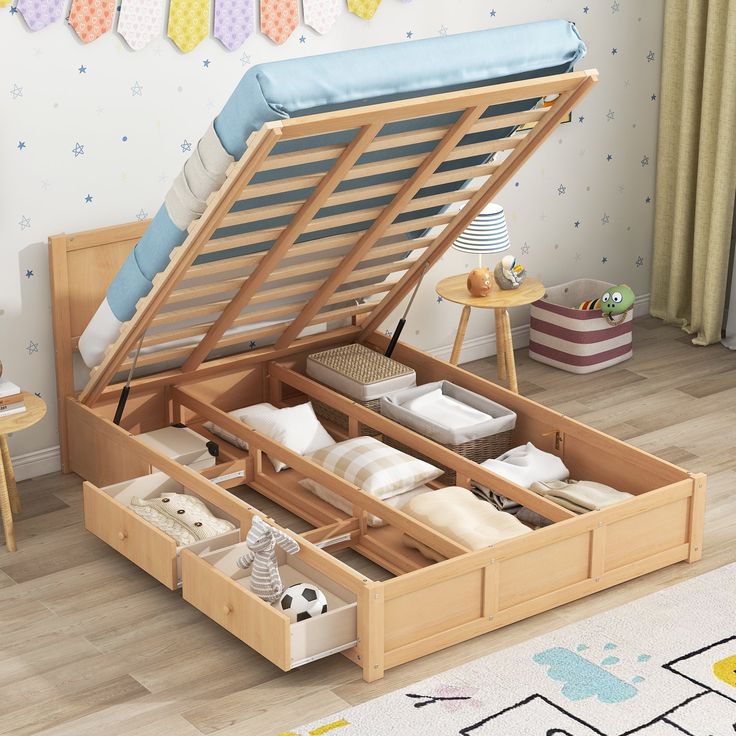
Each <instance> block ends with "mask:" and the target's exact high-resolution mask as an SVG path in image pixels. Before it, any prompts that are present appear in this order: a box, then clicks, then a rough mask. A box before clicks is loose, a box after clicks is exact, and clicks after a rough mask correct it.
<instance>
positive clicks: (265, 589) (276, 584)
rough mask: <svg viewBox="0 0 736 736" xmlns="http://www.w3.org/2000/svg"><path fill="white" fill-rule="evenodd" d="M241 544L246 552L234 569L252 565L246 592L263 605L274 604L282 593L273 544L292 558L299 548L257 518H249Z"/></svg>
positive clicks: (281, 533) (284, 535)
mask: <svg viewBox="0 0 736 736" xmlns="http://www.w3.org/2000/svg"><path fill="white" fill-rule="evenodd" d="M245 543H246V544H247V545H248V551H247V552H246V553H245V554H244V555H242V556H241V557H239V558H238V567H242V568H243V569H247V568H249V567H251V565H252V566H253V571H252V572H251V574H250V589H251V590H252V591H253V592H254V593H255V594H256V595H257V596H258V597H259V598H262V599H263V600H264V601H266V602H267V603H275V602H276V601H277V600H278V599H279V598H280V597H281V593H283V591H284V584H283V583H282V582H281V575H279V563H278V561H277V560H276V545H277V544H278V545H279V547H281V548H282V549H284V550H286V551H287V552H288V553H289V554H292V555H295V554H296V553H297V552H298V551H299V545H298V544H297V543H296V542H295V541H294V540H293V539H292V538H291V537H287V536H286V534H284V533H283V532H281V531H279V530H278V529H274V528H273V527H272V526H270V525H269V524H266V522H265V521H263V519H261V518H260V517H259V516H254V517H253V524H252V525H251V527H250V531H249V532H248V535H247V536H246V538H245Z"/></svg>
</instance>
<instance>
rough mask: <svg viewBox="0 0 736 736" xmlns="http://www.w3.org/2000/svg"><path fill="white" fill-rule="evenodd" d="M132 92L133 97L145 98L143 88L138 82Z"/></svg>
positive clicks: (131, 89)
mask: <svg viewBox="0 0 736 736" xmlns="http://www.w3.org/2000/svg"><path fill="white" fill-rule="evenodd" d="M130 92H131V94H132V96H133V97H143V87H142V86H141V85H140V84H139V83H138V82H137V81H136V83H135V84H134V85H133V86H132V87H131V88H130Z"/></svg>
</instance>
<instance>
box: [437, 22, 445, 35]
mask: <svg viewBox="0 0 736 736" xmlns="http://www.w3.org/2000/svg"><path fill="white" fill-rule="evenodd" d="M437 33H439V34H440V36H446V35H447V26H446V25H445V24H444V23H443V24H442V25H441V26H440V29H439V31H437Z"/></svg>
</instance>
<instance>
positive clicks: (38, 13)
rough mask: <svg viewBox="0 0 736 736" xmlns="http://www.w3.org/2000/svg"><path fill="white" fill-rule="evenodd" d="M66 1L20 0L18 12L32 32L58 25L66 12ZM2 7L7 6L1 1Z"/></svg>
mask: <svg viewBox="0 0 736 736" xmlns="http://www.w3.org/2000/svg"><path fill="white" fill-rule="evenodd" d="M65 4H66V0H18V4H17V6H16V7H17V8H18V12H20V13H21V15H22V16H23V20H25V22H26V24H27V25H28V27H29V28H30V29H31V30H32V31H40V30H41V29H42V28H46V26H48V25H51V24H52V23H56V21H57V20H59V18H61V16H62V13H63V12H64V6H65ZM0 5H7V3H3V2H2V0H0Z"/></svg>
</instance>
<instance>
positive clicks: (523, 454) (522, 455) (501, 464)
mask: <svg viewBox="0 0 736 736" xmlns="http://www.w3.org/2000/svg"><path fill="white" fill-rule="evenodd" d="M481 465H482V466H483V467H484V468H488V470H491V471H493V472H494V473H495V474H496V475H500V476H501V477H502V478H506V479H507V480H510V481H512V482H514V483H516V484H517V485H520V486H523V487H524V488H530V487H531V485H532V483H534V482H535V481H540V480H541V481H548V480H566V479H567V478H569V476H570V472H569V471H568V469H567V468H566V467H565V464H564V463H563V462H562V460H560V458H559V457H557V455H553V454H552V453H550V452H545V451H544V450H538V449H537V448H536V447H534V445H533V444H532V443H531V442H527V443H526V444H525V445H520V446H519V447H514V448H513V449H512V450H509V451H508V452H504V453H503V455H499V456H498V457H497V458H496V459H495V460H494V459H491V460H486V461H485V462H484V463H481ZM479 487H480V488H481V489H482V490H488V489H486V488H484V487H483V486H479Z"/></svg>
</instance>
